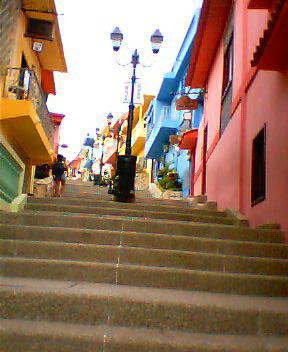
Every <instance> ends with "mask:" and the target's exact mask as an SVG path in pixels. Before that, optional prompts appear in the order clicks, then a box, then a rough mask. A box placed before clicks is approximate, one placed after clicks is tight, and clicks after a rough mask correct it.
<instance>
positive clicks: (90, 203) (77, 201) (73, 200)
mask: <svg viewBox="0 0 288 352" xmlns="http://www.w3.org/2000/svg"><path fill="white" fill-rule="evenodd" d="M43 203H44V204H54V205H56V204H57V205H62V204H63V205H71V204H73V206H76V205H77V206H87V207H103V208H115V209H121V210H122V209H125V210H126V209H131V210H135V209H137V210H146V211H147V210H148V211H158V212H163V213H175V212H176V213H179V214H187V215H191V213H193V214H202V215H207V216H221V217H227V214H226V212H224V211H218V210H209V209H207V208H206V207H204V206H203V207H200V206H198V207H195V206H192V205H191V206H190V207H189V208H188V207H182V204H180V205H178V206H175V205H162V204H161V206H160V207H159V204H157V203H156V204H153V203H152V204H145V203H119V202H113V201H111V200H102V199H98V200H93V199H83V198H79V197H61V198H34V197H29V198H28V204H43Z"/></svg>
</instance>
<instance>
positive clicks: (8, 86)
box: [3, 67, 56, 149]
mask: <svg viewBox="0 0 288 352" xmlns="http://www.w3.org/2000/svg"><path fill="white" fill-rule="evenodd" d="M3 95H4V97H5V98H10V99H15V100H30V101H31V102H32V103H33V105H34V107H35V110H36V113H37V115H38V117H39V119H40V121H41V124H42V127H43V129H44V131H45V133H46V136H47V138H48V140H49V143H50V145H51V148H52V149H54V148H53V146H54V136H55V132H56V128H55V125H54V122H53V120H52V118H51V116H50V113H49V111H48V108H47V105H46V96H45V94H44V92H43V90H42V88H41V85H40V83H39V81H38V79H37V76H36V74H35V72H34V70H30V69H28V68H21V67H8V68H7V69H6V80H5V86H4V94H3Z"/></svg>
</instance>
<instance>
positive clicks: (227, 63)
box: [222, 35, 233, 99]
mask: <svg viewBox="0 0 288 352" xmlns="http://www.w3.org/2000/svg"><path fill="white" fill-rule="evenodd" d="M232 79H233V35H232V36H231V38H230V41H229V44H228V47H227V48H226V51H225V55H224V69H223V86H222V99H223V98H225V95H226V93H227V91H228V90H229V89H230V87H231V83H232Z"/></svg>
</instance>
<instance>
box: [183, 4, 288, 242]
mask: <svg viewBox="0 0 288 352" xmlns="http://www.w3.org/2000/svg"><path fill="white" fill-rule="evenodd" d="M186 85H187V86H190V87H191V88H202V89H205V98H204V116H203V119H202V122H201V125H200V127H199V130H198V136H197V145H196V149H195V165H194V166H193V168H194V169H195V173H194V176H193V187H194V194H195V195H198V194H207V196H208V200H211V201H212V200H214V201H217V203H218V206H219V208H220V209H224V208H230V209H234V210H238V211H240V212H241V213H242V214H244V215H245V216H246V217H247V218H248V219H249V221H250V224H251V225H252V226H257V225H260V224H262V223H279V224H280V225H281V228H282V229H283V230H284V232H285V236H286V241H288V192H287V185H288V0H275V1H273V0H234V1H232V0H221V1H219V0H204V1H203V7H202V10H201V15H200V21H199V26H198V30H197V34H196V38H195V41H194V46H193V49H192V52H191V58H190V64H189V69H188V74H187V78H186Z"/></svg>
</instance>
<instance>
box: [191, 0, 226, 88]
mask: <svg viewBox="0 0 288 352" xmlns="http://www.w3.org/2000/svg"><path fill="white" fill-rule="evenodd" d="M232 2H233V1H232V0H221V1H219V0H204V1H203V5H202V9H201V14H200V19H199V25H198V29H197V32H196V36H195V39H194V45H193V48H192V51H191V58H190V63H189V67H188V72H187V76H186V81H185V84H186V86H190V87H191V88H204V86H205V83H206V80H207V77H208V74H209V70H210V67H211V65H212V62H213V60H214V56H215V53H216V50H217V49H218V46H219V42H220V40H221V38H222V35H223V31H224V29H225V26H226V23H227V18H228V16H229V11H230V9H231V5H232Z"/></svg>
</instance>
